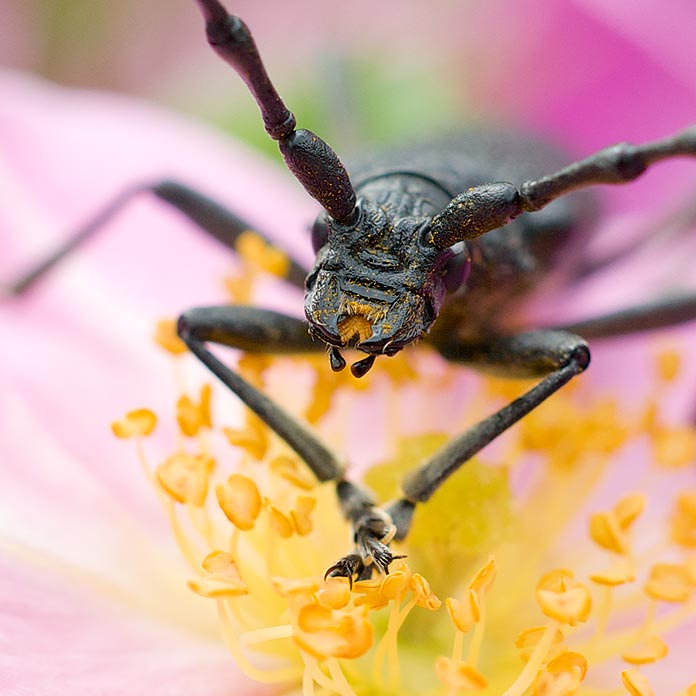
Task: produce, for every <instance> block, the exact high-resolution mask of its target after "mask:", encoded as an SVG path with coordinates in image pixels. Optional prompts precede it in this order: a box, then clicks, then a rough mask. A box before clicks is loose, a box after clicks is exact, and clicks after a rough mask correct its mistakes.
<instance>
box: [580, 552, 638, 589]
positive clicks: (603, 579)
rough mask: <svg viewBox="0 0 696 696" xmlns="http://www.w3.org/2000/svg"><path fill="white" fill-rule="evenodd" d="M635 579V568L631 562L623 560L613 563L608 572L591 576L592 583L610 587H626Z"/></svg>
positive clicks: (604, 571)
mask: <svg viewBox="0 0 696 696" xmlns="http://www.w3.org/2000/svg"><path fill="white" fill-rule="evenodd" d="M635 579H636V571H635V568H634V567H633V565H632V564H631V563H630V562H629V561H627V560H625V559H623V558H620V559H618V560H617V561H615V562H614V563H612V564H611V565H610V566H609V567H608V568H607V569H606V570H603V571H601V572H597V573H591V574H590V580H592V582H596V583H597V584H598V585H608V586H610V587H614V586H616V585H625V584H626V583H627V582H633V581H634V580H635Z"/></svg>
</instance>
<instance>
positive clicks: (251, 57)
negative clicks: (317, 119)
mask: <svg viewBox="0 0 696 696" xmlns="http://www.w3.org/2000/svg"><path fill="white" fill-rule="evenodd" d="M196 2H197V3H198V6H199V7H200V8H201V12H202V13H203V18H204V19H205V22H206V34H207V36H208V42H209V43H210V45H211V46H212V47H213V50H214V51H215V52H216V53H217V54H218V55H219V56H220V57H221V58H222V59H223V60H224V61H225V62H226V63H228V64H229V65H231V66H232V67H233V68H234V69H235V71H236V72H237V74H238V75H239V76H240V77H241V78H242V80H244V83H245V84H246V86H247V87H248V88H249V91H250V92H251V94H252V95H253V97H254V99H255V100H256V103H257V104H258V106H259V109H260V110H261V116H262V118H263V123H264V126H265V128H266V132H267V133H268V135H270V136H271V138H273V139H274V140H277V141H278V146H279V148H280V152H281V154H282V155H283V159H284V160H285V164H286V165H287V167H288V169H289V170H290V171H291V172H292V174H293V175H294V176H295V178H296V179H297V180H298V181H299V182H300V183H301V184H302V186H304V188H305V190H306V191H307V193H309V195H310V196H312V198H314V199H315V200H316V201H318V202H319V203H320V204H321V206H322V207H323V208H324V209H325V210H326V211H327V212H328V213H329V215H331V217H333V218H334V219H335V220H338V221H339V222H346V221H348V220H349V219H350V218H351V216H352V215H353V211H354V210H355V201H356V196H355V191H354V190H353V186H352V185H351V183H350V178H349V177H348V172H347V171H346V168H345V167H344V166H343V164H342V162H341V160H340V159H338V155H336V153H335V152H334V151H333V150H332V149H331V148H330V147H329V146H328V145H327V144H326V143H325V142H324V141H323V140H322V139H321V138H320V137H319V136H318V135H315V134H314V133H312V132H311V131H308V130H303V129H300V130H295V126H296V121H295V117H294V116H293V114H292V112H291V111H290V110H289V109H288V108H287V107H286V106H285V104H284V103H283V100H282V99H281V98H280V97H279V96H278V93H277V92H276V90H275V87H274V86H273V83H272V82H271V80H270V78H269V77H268V73H267V72H266V69H265V68H264V66H263V63H262V61H261V57H260V56H259V52H258V50H257V48H256V43H255V42H254V38H253V37H252V35H251V32H250V31H249V28H248V27H247V25H246V24H245V23H244V22H243V21H242V20H241V19H239V17H235V16H234V15H230V14H228V13H227V11H226V10H225V8H224V7H223V6H222V5H221V4H220V3H219V2H218V0H196Z"/></svg>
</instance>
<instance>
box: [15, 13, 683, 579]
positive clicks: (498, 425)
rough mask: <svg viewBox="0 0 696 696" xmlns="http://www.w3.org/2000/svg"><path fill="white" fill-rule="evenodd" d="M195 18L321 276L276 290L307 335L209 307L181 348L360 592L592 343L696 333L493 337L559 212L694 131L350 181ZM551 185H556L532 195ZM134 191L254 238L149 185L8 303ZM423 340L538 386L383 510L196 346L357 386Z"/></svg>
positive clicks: (428, 158)
mask: <svg viewBox="0 0 696 696" xmlns="http://www.w3.org/2000/svg"><path fill="white" fill-rule="evenodd" d="M196 1H197V3H198V5H199V7H200V10H201V12H202V14H203V16H204V19H205V22H206V31H207V36H208V41H209V43H210V44H211V46H212V47H213V49H214V50H215V51H216V52H217V53H218V54H219V55H220V56H221V57H222V58H223V59H224V60H225V61H226V62H227V63H229V64H230V65H231V66H232V67H233V68H234V69H235V70H236V71H237V73H238V74H239V76H240V77H241V78H242V79H243V80H244V82H245V83H246V85H247V87H248V88H249V90H250V92H251V93H252V95H253V97H254V98H255V100H256V102H257V104H258V106H259V108H260V111H261V115H262V118H263V122H264V125H265V128H266V131H267V133H268V134H269V136H270V137H271V138H273V139H274V140H276V141H277V142H278V144H279V147H280V151H281V154H282V156H283V158H284V160H285V163H286V165H287V167H288V168H289V169H290V171H291V172H292V174H293V175H294V176H295V178H297V179H298V181H299V182H300V183H301V184H302V186H303V187H304V188H305V189H306V191H307V192H308V193H309V194H310V196H312V197H313V198H314V199H315V200H316V201H317V202H318V203H319V204H320V205H321V206H322V209H323V210H322V212H321V213H320V214H319V216H318V217H317V219H316V221H315V222H314V225H313V227H312V244H313V247H314V251H315V253H316V260H315V263H314V267H313V268H312V269H311V270H309V269H305V268H304V267H303V266H302V264H300V263H298V262H297V261H294V260H292V259H291V260H290V263H289V265H288V270H287V276H286V280H287V282H289V283H290V284H293V285H295V286H298V287H304V289H305V317H306V321H301V320H299V319H296V318H294V317H290V316H287V315H284V314H279V313H277V312H271V311H268V310H263V309H259V308H255V307H241V306H225V307H202V308H197V309H192V310H189V311H187V312H185V313H184V314H182V315H181V317H180V318H179V322H178V331H179V334H180V336H181V337H182V339H183V340H184V341H185V342H186V344H187V346H188V347H189V349H190V350H191V352H192V353H194V355H196V356H197V357H198V359H199V360H201V362H203V363H204V364H205V365H206V366H207V367H208V368H209V369H210V370H211V371H212V372H213V373H214V374H215V375H216V376H217V377H218V378H219V379H220V380H221V381H222V382H223V383H224V384H225V385H226V386H227V387H228V388H229V389H230V390H231V391H232V392H234V393H235V394H236V395H237V396H238V397H239V398H240V399H241V400H242V401H243V402H244V403H245V404H246V405H247V406H248V407H249V408H250V409H252V411H254V412H255V413H256V414H257V415H258V416H259V417H260V418H261V419H262V420H263V421H264V422H265V423H266V424H267V425H268V426H269V427H270V428H271V429H272V430H273V431H275V433H277V434H278V435H279V436H280V437H281V438H282V439H284V440H285V441H286V442H287V444H288V445H289V446H290V447H291V448H293V449H294V450H295V451H296V452H297V454H298V455H299V456H300V457H301V458H302V459H303V460H304V461H305V462H306V463H307V465H308V466H309V467H310V469H311V470H312V472H313V473H314V475H315V476H316V478H317V479H318V480H319V481H322V482H325V481H333V482H335V485H336V491H337V496H338V500H339V504H340V506H341V508H342V511H343V513H344V514H345V516H346V518H347V519H348V520H349V521H350V523H351V524H352V527H353V532H354V541H355V550H354V551H353V552H352V553H350V554H348V555H346V556H344V557H343V558H341V559H340V560H338V562H337V563H336V564H335V565H333V566H332V567H331V568H329V569H328V571H327V575H339V576H345V577H348V578H349V579H350V580H351V581H352V579H353V578H355V577H357V578H365V577H369V576H370V575H371V574H372V572H373V569H375V568H376V569H377V570H378V571H380V572H382V573H387V572H388V570H389V565H390V563H391V562H392V560H394V558H397V556H395V555H394V554H393V552H392V551H391V549H390V542H391V541H392V540H401V539H403V538H404V537H405V536H406V535H407V533H408V530H409V527H410V524H411V519H412V515H413V511H414V508H415V507H416V505H417V504H418V503H423V502H425V501H427V500H428V499H429V498H430V497H431V496H432V495H433V493H434V492H435V491H436V490H437V489H438V488H439V486H440V485H441V484H442V483H443V482H444V481H445V480H446V479H447V478H448V477H449V476H450V475H452V474H453V473H454V472H455V471H456V470H457V469H458V468H459V467H460V466H462V465H463V464H464V463H465V462H467V461H468V460H469V459H470V458H471V457H472V456H473V455H475V454H476V453H477V452H478V451H479V450H481V449H482V448H483V447H484V446H485V445H487V444H488V443H489V442H491V441H492V440H493V439H494V438H496V437H497V436H498V435H500V434H501V433H502V432H504V431H505V430H506V429H507V428H509V427H510V426H511V425H513V424H514V423H516V422H517V421H518V420H519V419H520V418H522V417H524V416H525V415H526V414H528V413H529V412H530V411H532V410H533V409H534V408H536V406H538V405H539V404H540V403H541V402H543V401H544V400H546V399H547V398H548V397H550V396H551V395H552V394H553V393H555V392H556V391H557V390H558V389H559V388H561V387H562V386H563V385H564V384H566V383H567V382H568V381H569V380H571V379H572V378H573V377H574V376H575V375H577V374H579V373H580V372H582V371H583V370H584V369H585V368H586V367H587V366H588V364H589V361H590V352H589V349H588V346H587V343H586V339H591V338H595V337H599V336H614V335H620V334H623V333H627V332H630V331H636V330H645V329H652V328H658V327H662V326H667V325H671V324H675V323H679V322H683V321H688V320H691V319H696V295H694V294H690V295H685V296H682V297H677V298H669V299H665V300H661V301H657V302H653V303H651V304H645V305H640V306H636V307H632V308H629V309H626V310H624V311H619V312H614V313H611V314H607V315H604V316H599V317H594V318H591V319H588V320H586V321H582V322H575V323H573V324H568V325H565V326H557V327H553V328H542V329H539V328H536V329H533V328H532V329H529V330H525V331H523V332H510V331H509V330H506V329H505V327H504V322H503V321H502V318H503V314H504V311H505V308H506V307H507V306H509V304H510V302H511V301H512V300H513V299H517V298H519V297H520V296H523V295H524V294H525V293H527V292H529V291H530V290H531V289H532V288H533V287H534V286H535V285H536V284H537V283H538V281H539V280H540V278H542V277H543V276H544V274H545V273H547V272H548V271H549V270H550V269H551V268H552V267H553V264H554V257H555V255H556V254H557V252H558V251H559V250H561V249H562V248H564V247H565V246H566V245H567V244H569V242H570V241H571V240H572V238H573V237H574V236H575V235H577V234H578V230H579V229H580V228H579V225H578V223H579V222H580V218H581V209H582V208H583V206H584V204H583V201H582V200H580V199H578V198H577V196H578V195H580V196H582V195H583V194H576V195H575V196H568V197H566V194H569V193H571V192H573V191H576V190H578V189H583V188H586V187H590V186H593V185H595V184H620V183H625V182H628V181H631V180H633V179H635V178H637V177H638V176H640V175H641V174H642V173H643V172H644V171H645V170H646V169H648V168H649V167H650V166H651V165H652V164H653V163H655V162H658V161H660V160H665V159H669V158H673V157H681V156H691V157H693V156H696V126H691V127H689V128H688V129H686V130H684V131H682V132H680V133H677V134H676V135H672V136H669V137H666V138H663V139H661V140H657V141H654V142H650V143H647V144H643V145H639V146H633V145H629V144H619V145H615V146H613V147H609V148H606V149H604V150H600V151H599V152H596V153H595V154H593V155H590V156H589V157H587V158H585V159H583V160H580V161H577V162H574V163H572V164H570V165H568V166H565V167H562V166H561V162H562V159H561V158H560V156H559V155H558V154H557V153H556V152H555V151H553V150H552V149H551V148H549V147H548V146H547V145H545V144H543V143H541V142H539V141H537V140H532V139H526V138H522V137H520V136H518V135H512V134H506V133H500V132H498V133H494V132H487V131H479V132H468V133H465V134H461V135H460V136H458V137H456V138H450V139H443V140H439V141H432V142H428V143H424V144H422V145H415V146H410V147H407V148H406V147H405V148H403V149H401V150H392V151H390V152H386V153H373V154H370V155H368V156H366V157H364V158H363V159H362V160H358V161H357V162H355V163H354V164H352V165H351V166H350V167H349V170H350V175H349V173H348V169H347V168H346V167H344V165H343V164H342V162H341V161H340V160H339V158H338V156H337V155H336V154H335V153H334V152H333V150H332V149H331V148H330V147H329V146H328V145H327V144H326V143H325V142H324V141H323V140H322V139H321V138H319V136H317V135H315V134H314V133H311V132H310V131H307V130H301V129H297V128H296V122H295V118H294V116H293V114H292V113H291V112H290V111H289V110H288V109H287V108H286V106H285V104H284V103H283V101H282V100H281V99H280V97H279V96H278V94H277V92H276V90H275V87H274V86H273V84H272V83H271V81H270V79H269V77H268V75H267V73H266V71H265V68H264V66H263V64H262V62H261V59H260V57H259V53H258V51H257V49H256V45H255V42H254V39H253V38H252V36H251V33H250V32H249V29H248V28H247V26H246V25H245V24H244V22H242V20H240V19H239V18H237V17H235V16H232V15H228V13H227V11H226V10H225V9H224V7H223V6H222V4H221V3H220V2H219V1H218V0H196ZM544 171H547V172H548V171H550V172H551V173H550V174H547V175H545V176H541V177H539V174H540V172H544ZM511 182H514V183H511ZM143 190H146V191H149V192H151V193H153V194H154V195H155V196H156V197H158V198H159V199H161V200H163V201H165V202H167V203H169V204H170V205H172V206H173V207H174V208H176V209H178V210H179V211H180V212H181V213H183V214H184V215H186V216H188V217H189V218H190V219H191V220H193V221H194V222H195V223H196V224H197V225H198V226H199V227H201V228H202V230H203V231H204V232H206V233H207V234H209V235H211V236H213V237H215V238H216V239H218V240H219V241H220V242H222V243H223V244H225V245H226V246H228V247H230V248H234V246H235V243H236V240H237V239H238V237H239V236H240V234H241V233H242V232H243V231H245V230H247V229H249V225H248V224H246V223H245V222H244V221H243V220H241V219H240V218H239V217H237V216H236V215H235V214H234V213H232V212H231V211H228V210H226V209H224V208H223V207H222V206H220V205H219V204H217V203H216V202H214V201H212V200H210V199H209V198H207V197H205V196H203V195H201V194H200V193H198V192H196V191H193V190H191V189H190V188H188V187H186V186H184V185H182V184H180V183H178V182H174V181H161V182H157V183H155V184H152V185H149V186H147V187H139V188H136V189H132V190H130V191H128V192H126V193H125V194H124V195H122V196H121V197H120V198H118V199H116V200H115V201H114V202H113V203H112V204H111V205H110V206H108V207H107V208H106V209H105V210H104V211H102V212H101V213H100V214H99V215H98V216H96V217H95V219H94V220H92V221H91V222H90V223H88V224H87V225H86V226H85V227H84V228H83V229H82V230H80V231H79V232H78V233H77V234H76V235H74V236H73V237H72V238H71V239H69V240H68V241H67V242H66V243H65V244H64V245H63V246H62V247H60V248H59V249H58V250H57V251H56V252H55V253H54V254H52V255H51V256H50V257H49V258H47V259H45V260H44V261H43V262H42V263H40V264H38V265H37V266H36V267H35V268H34V269H33V270H31V271H30V272H29V273H27V274H25V275H24V276H22V277H21V278H20V279H19V280H17V281H16V282H15V283H14V284H13V286H12V288H11V290H12V291H13V292H15V293H20V292H22V291H23V290H25V289H26V288H28V287H29V286H30V285H31V284H33V283H34V282H35V281H36V280H38V279H39V278H40V277H41V276H43V275H44V273H45V272H46V271H48V270H49V269H50V268H51V267H52V266H53V265H55V264H56V263H58V262H59V261H60V260H61V259H62V258H63V257H64V256H65V255H66V254H68V253H69V252H70V251H72V250H73V249H74V248H75V247H77V246H78V245H79V244H81V243H82V242H83V241H84V240H85V239H87V238H89V237H90V236H92V235H93V234H94V233H95V232H96V231H97V230H98V229H100V228H101V227H102V226H103V224H104V223H105V222H106V221H107V220H108V219H109V218H110V217H111V215H113V214H114V213H115V212H117V211H118V210H119V209H120V208H121V207H122V206H123V205H125V204H126V203H127V202H128V201H129V200H130V199H131V198H132V196H133V195H135V194H137V193H139V192H141V191H143ZM261 236H263V235H261ZM266 241H267V242H268V243H269V244H270V241H269V240H267V239H266ZM421 339H424V340H427V341H428V342H429V343H430V344H431V345H432V346H433V347H434V348H435V349H436V350H437V351H438V352H439V353H440V354H441V355H443V356H444V357H445V358H446V359H448V360H450V361H454V362H457V363H463V364H468V365H470V366H472V367H474V368H477V369H486V370H493V371H496V372H499V373H502V374H505V375H509V376H520V377H534V378H538V382H537V383H536V385H535V386H534V387H532V388H531V389H530V390H529V391H527V392H526V393H525V394H523V395H522V396H521V397H520V398H518V399H516V400H515V401H513V402H512V403H510V404H509V405H507V406H505V407H503V408H501V409H500V410H499V411H497V412H496V413H494V414H492V415H491V416H489V417H488V418H485V419H484V420H482V421H481V422H480V423H478V424H476V425H475V426H473V427H472V428H471V429H470V430H468V431H467V432H465V433H464V434H463V435H461V436H459V437H457V438H455V439H454V440H452V441H451V442H450V443H449V444H447V445H446V446H445V447H444V448H442V449H441V450H440V451H439V452H436V453H435V455H433V456H432V457H431V458H430V459H429V460H428V461H426V462H425V463H423V464H422V465H421V466H420V467H419V468H418V469H417V470H416V471H415V472H414V473H412V474H411V475H410V476H409V477H408V478H407V480H406V481H405V483H404V485H403V497H402V498H401V499H400V500H397V501H396V502H393V503H391V504H389V505H388V506H387V507H386V508H381V507H378V506H377V505H376V503H375V501H374V499H373V496H372V494H371V493H370V492H369V491H368V490H367V489H366V488H364V487H363V486H361V485H358V484H356V483H353V482H350V481H349V480H347V479H346V478H345V475H344V473H345V472H344V469H343V466H342V465H341V464H340V463H339V461H338V459H337V458H336V457H335V455H334V454H333V453H332V452H331V451H330V450H329V449H328V448H327V447H326V446H325V445H324V444H323V443H322V442H321V441H320V440H318V439H317V438H316V436H314V435H313V434H312V433H310V432H309V431H308V430H307V429H306V428H305V427H304V426H302V425H300V424H299V423H298V422H297V421H295V420H294V419H293V418H291V417H290V416H289V415H288V414H287V413H286V412H285V411H284V410H283V409H282V408H281V407H280V406H278V405H277V404H275V403H274V402H273V401H271V400H270V399H269V398H268V397H267V396H265V395H264V394H262V393H261V392H260V391H258V390H257V389H256V388H255V387H253V386H252V385H250V384H249V383H248V382H246V381H245V380H244V379H243V378H242V377H241V376H240V375H239V374H238V373H237V372H235V371H234V370H232V369H230V368H229V367H227V366H226V365H225V364H223V363H222V362H221V361H220V360H219V359H218V358H217V357H216V356H215V355H214V354H213V353H212V352H210V350H209V349H208V347H207V345H206V344H207V343H209V342H212V343H217V344H222V345H227V346H231V347H234V348H239V349H242V350H245V351H249V352H264V353H269V352H270V353H274V352H275V353H280V352H284V353H300V352H316V351H320V350H324V349H326V350H327V351H328V357H329V362H330V366H331V369H333V370H342V369H344V368H345V367H346V362H345V359H344V357H343V355H342V354H341V350H342V349H344V348H347V347H352V348H355V349H357V350H358V351H361V352H363V353H364V354H365V357H364V358H362V359H361V360H359V361H357V362H355V363H354V364H353V365H352V366H351V368H350V369H351V372H352V373H353V375H354V376H355V377H357V378H359V377H361V376H363V375H364V374H366V373H367V371H368V370H369V369H370V368H371V366H372V365H373V363H374V361H375V359H376V358H377V357H379V356H387V357H388V356H393V355H395V354H396V353H398V352H399V351H401V350H402V349H403V348H405V347H407V346H409V345H411V344H413V343H414V342H416V341H418V340H421Z"/></svg>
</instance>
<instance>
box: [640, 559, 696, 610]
mask: <svg viewBox="0 0 696 696" xmlns="http://www.w3.org/2000/svg"><path fill="white" fill-rule="evenodd" d="M693 591H694V586H693V583H692V582H691V576H690V574H689V570H688V569H687V568H686V566H684V565H679V564H676V563H656V564H655V565H654V566H653V567H652V568H651V569H650V576H649V577H648V581H647V582H646V584H645V592H646V594H647V595H648V596H649V597H652V599H661V600H662V601H663V602H686V601H687V600H688V599H689V598H690V597H691V593H692V592H693Z"/></svg>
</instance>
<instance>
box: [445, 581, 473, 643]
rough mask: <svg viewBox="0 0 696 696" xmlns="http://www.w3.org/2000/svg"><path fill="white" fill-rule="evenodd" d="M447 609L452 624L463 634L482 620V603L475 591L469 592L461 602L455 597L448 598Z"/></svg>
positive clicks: (446, 601)
mask: <svg viewBox="0 0 696 696" xmlns="http://www.w3.org/2000/svg"><path fill="white" fill-rule="evenodd" d="M445 607H447V613H448V614H449V617H450V619H451V620H452V623H453V624H454V625H455V627H456V628H457V630H458V631H462V632H463V633H468V632H469V631H470V630H471V629H472V628H473V627H474V625H475V624H477V623H478V622H479V620H480V619H481V602H480V599H479V595H478V593H477V592H474V591H473V590H467V591H466V593H465V594H464V600H463V601H461V602H460V601H459V600H458V599H455V598H454V597H448V598H447V599H446V600H445Z"/></svg>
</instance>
